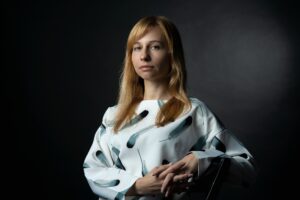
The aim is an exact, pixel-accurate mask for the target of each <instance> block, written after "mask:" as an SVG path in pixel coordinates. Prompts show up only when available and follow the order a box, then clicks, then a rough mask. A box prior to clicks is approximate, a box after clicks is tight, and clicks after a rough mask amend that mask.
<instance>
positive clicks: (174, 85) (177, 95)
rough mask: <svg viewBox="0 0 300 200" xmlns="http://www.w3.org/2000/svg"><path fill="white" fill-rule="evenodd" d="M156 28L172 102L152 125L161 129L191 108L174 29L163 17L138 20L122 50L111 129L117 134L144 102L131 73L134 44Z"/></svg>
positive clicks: (140, 83)
mask: <svg viewBox="0 0 300 200" xmlns="http://www.w3.org/2000/svg"><path fill="white" fill-rule="evenodd" d="M154 27H158V28H160V30H161V32H162V34H163V37H164V39H165V41H166V43H167V47H168V51H169V56H170V65H171V70H170V74H169V76H168V77H169V78H168V79H169V90H170V93H171V95H172V98H171V99H169V100H168V101H167V102H166V103H165V104H164V105H163V106H162V107H161V109H160V111H159V112H158V114H157V116H156V125H157V126H158V127H159V126H164V125H166V124H168V123H169V122H172V121H174V120H175V119H176V118H177V117H178V116H180V114H181V113H183V111H185V110H187V109H189V108H190V107H191V103H190V100H189V98H188V97H187V94H186V71H185V60H184V54H183V47H182V43H181V38H180V35H179V32H178V30H177V28H176V26H175V25H174V24H173V23H172V22H171V21H169V20H168V19H167V18H166V17H163V16H149V17H144V18H142V19H140V20H139V21H138V22H137V23H136V24H135V25H134V26H133V28H132V29H131V31H130V33H129V36H128V39H127V46H126V54H125V59H124V63H123V72H122V74H121V79H120V80H121V82H120V90H119V97H118V108H117V113H116V118H115V124H114V127H113V130H114V132H118V131H119V130H120V128H121V127H122V125H124V124H125V123H126V122H128V121H129V120H130V119H131V118H132V117H133V116H134V115H135V114H136V113H135V110H136V107H137V106H138V104H139V103H140V102H141V101H142V100H143V98H144V82H143V79H142V78H141V77H139V76H138V75H137V73H136V72H135V70H134V67H133V64H132V60H131V56H132V49H133V45H134V43H135V42H136V41H137V40H139V39H140V38H141V37H143V36H144V35H145V34H146V33H147V32H149V31H150V30H151V29H152V28H154Z"/></svg>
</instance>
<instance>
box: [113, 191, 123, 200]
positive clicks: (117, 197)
mask: <svg viewBox="0 0 300 200" xmlns="http://www.w3.org/2000/svg"><path fill="white" fill-rule="evenodd" d="M123 197H124V194H123V193H121V192H118V194H117V195H116V196H115V198H114V200H121V199H123Z"/></svg>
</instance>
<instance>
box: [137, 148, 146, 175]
mask: <svg viewBox="0 0 300 200" xmlns="http://www.w3.org/2000/svg"><path fill="white" fill-rule="evenodd" d="M137 151H138V154H139V156H140V159H141V162H142V175H143V176H145V175H146V174H148V170H147V167H146V165H145V161H144V160H143V159H142V156H141V154H140V151H139V150H137Z"/></svg>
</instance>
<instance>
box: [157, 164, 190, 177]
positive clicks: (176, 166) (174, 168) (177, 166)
mask: <svg viewBox="0 0 300 200" xmlns="http://www.w3.org/2000/svg"><path fill="white" fill-rule="evenodd" d="M184 165H185V163H184V162H178V163H175V164H173V165H172V166H170V167H169V168H168V169H166V170H165V171H163V172H162V173H161V174H160V175H159V178H163V177H165V176H166V175H167V174H169V173H175V172H177V171H179V170H181V169H182V167H183V166H184Z"/></svg>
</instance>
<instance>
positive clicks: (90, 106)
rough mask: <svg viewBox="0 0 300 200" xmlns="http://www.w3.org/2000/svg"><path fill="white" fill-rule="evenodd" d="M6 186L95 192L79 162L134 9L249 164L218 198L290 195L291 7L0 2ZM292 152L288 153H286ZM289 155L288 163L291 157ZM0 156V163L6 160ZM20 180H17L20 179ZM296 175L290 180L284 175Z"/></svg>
mask: <svg viewBox="0 0 300 200" xmlns="http://www.w3.org/2000/svg"><path fill="white" fill-rule="evenodd" d="M2 8H4V9H3V10H4V12H3V13H4V14H5V21H6V22H7V23H6V25H7V26H6V27H5V31H4V35H5V37H4V38H3V41H4V43H5V50H6V51H5V52H6V53H8V54H4V55H9V56H5V58H4V59H3V63H4V70H5V71H4V72H5V73H4V74H3V79H2V82H3V83H4V86H5V87H4V90H3V91H4V95H5V98H4V100H6V101H5V102H6V103H5V104H4V106H3V107H4V111H6V113H7V114H6V115H5V117H6V119H8V121H7V123H6V125H7V126H8V128H9V129H8V130H9V134H7V135H13V136H16V138H14V139H13V140H9V141H11V142H10V143H8V144H10V145H11V148H10V149H12V150H15V152H14V151H12V152H14V153H13V155H12V156H10V158H11V159H12V161H13V162H12V163H14V164H13V167H9V169H12V175H13V176H12V177H11V178H10V181H11V182H9V184H7V186H8V187H10V188H12V189H14V190H15V191H16V192H17V193H13V194H11V195H13V196H15V195H20V197H24V196H28V197H30V198H31V199H35V198H36V199H39V198H42V199H44V200H46V199H73V200H75V199H78V200H79V199H85V200H87V199H91V200H92V199H96V196H95V195H93V194H92V191H91V190H90V188H89V187H88V184H87V182H86V180H85V178H84V175H83V170H82V163H83V160H84V158H85V155H86V153H87V151H88V150H89V147H90V145H91V142H92V139H93V136H94V133H95V131H96V129H97V128H98V126H99V125H100V123H101V118H102V115H103V113H104V111H105V110H106V108H107V107H108V106H112V105H114V104H115V102H116V96H117V92H118V82H119V74H120V67H121V65H122V60H123V56H124V47H125V43H126V38H127V36H128V33H129V30H130V29H131V27H132V25H133V24H134V23H135V22H136V21H137V20H138V19H139V18H140V17H142V16H145V15H165V16H167V17H168V18H170V19H171V20H172V21H173V22H174V23H175V24H176V25H177V27H178V29H179V31H180V32H181V35H182V40H183V45H184V49H185V54H186V61H187V71H188V91H189V95H190V96H194V97H197V98H199V99H202V100H203V101H204V102H206V103H207V104H208V105H209V107H210V108H211V109H212V110H213V111H214V112H215V113H216V114H217V115H218V116H219V117H220V118H221V120H222V121H223V122H224V124H225V125H226V126H227V127H228V128H229V129H231V130H232V131H233V132H234V133H235V134H236V136H237V137H238V138H239V139H240V140H241V141H242V142H243V143H244V144H245V145H246V146H247V147H248V149H249V150H250V151H251V152H252V154H253V155H254V157H255V158H256V160H257V163H258V165H259V169H260V170H259V176H258V179H257V182H256V184H255V185H253V186H252V187H251V188H249V189H238V188H235V187H230V186H224V188H223V189H222V191H221V197H222V199H273V198H275V197H281V198H283V199H288V198H291V197H292V196H293V195H295V194H296V185H292V184H290V180H291V178H295V176H296V173H295V170H296V165H295V160H296V159H297V158H298V157H299V156H298V155H297V154H296V148H297V147H298V145H299V142H298V139H299V136H298V132H299V131H298V129H297V128H298V126H297V125H298V124H297V123H298V119H297V117H298V115H297V114H298V112H297V109H298V106H297V104H296V103H297V101H298V100H299V98H298V94H297V93H298V90H299V79H298V77H297V76H298V72H299V69H298V68H297V67H298V66H297V65H299V64H300V62H299V58H298V54H299V38H298V34H299V26H298V23H297V20H298V17H299V15H298V14H297V13H296V9H297V7H296V5H295V4H293V3H291V2H290V1H271V0H268V1H267V0H260V1H258V0H257V1H255V0H253V1H242V0H224V1H216V0H214V1H158V0H151V1H150V0H149V1H136V0H135V1H130V2H129V1H128V2H125V1H110V2H104V1H81V2H80V3H79V2H74V1H26V2H25V1H23V2H18V3H17V2H15V3H10V4H9V5H5V6H4V7H2ZM296 156H297V157H296ZM295 158H296V159H295ZM7 164H8V163H7ZM29 180H30V181H31V183H29V182H28V181H29ZM296 180H297V179H296Z"/></svg>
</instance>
